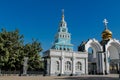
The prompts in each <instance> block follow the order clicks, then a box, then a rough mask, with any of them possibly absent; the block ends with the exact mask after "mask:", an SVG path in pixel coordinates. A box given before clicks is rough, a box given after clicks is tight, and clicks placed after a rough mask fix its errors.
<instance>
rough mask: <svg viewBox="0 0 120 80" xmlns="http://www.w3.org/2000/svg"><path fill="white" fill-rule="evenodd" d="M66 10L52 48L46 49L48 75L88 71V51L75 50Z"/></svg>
mask: <svg viewBox="0 0 120 80" xmlns="http://www.w3.org/2000/svg"><path fill="white" fill-rule="evenodd" d="M64 18H65V16H64V11H62V19H61V21H60V23H59V26H58V32H57V33H56V35H55V41H54V44H53V46H52V48H51V49H49V50H47V51H45V52H44V53H43V54H44V56H43V57H44V63H45V70H46V71H45V74H46V75H80V74H87V73H88V64H87V63H88V55H87V52H75V51H73V44H72V43H71V34H70V33H69V31H68V27H67V23H66V21H65V19H64Z"/></svg>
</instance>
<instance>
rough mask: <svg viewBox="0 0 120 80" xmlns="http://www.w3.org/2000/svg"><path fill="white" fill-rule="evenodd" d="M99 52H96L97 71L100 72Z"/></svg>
mask: <svg viewBox="0 0 120 80" xmlns="http://www.w3.org/2000/svg"><path fill="white" fill-rule="evenodd" d="M99 54H100V53H97V73H100V55H99Z"/></svg>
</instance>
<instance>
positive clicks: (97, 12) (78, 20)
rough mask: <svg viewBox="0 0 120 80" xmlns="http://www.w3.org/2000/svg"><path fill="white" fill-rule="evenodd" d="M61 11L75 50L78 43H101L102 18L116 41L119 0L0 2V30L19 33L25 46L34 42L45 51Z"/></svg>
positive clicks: (119, 33)
mask: <svg viewBox="0 0 120 80" xmlns="http://www.w3.org/2000/svg"><path fill="white" fill-rule="evenodd" d="M62 9H64V14H65V21H66V22H67V27H68V29H69V32H70V33H71V34H72V35H71V36H72V39H71V41H72V44H74V49H75V50H77V47H78V46H79V45H80V43H81V42H82V41H87V40H88V39H92V38H95V39H97V40H99V41H100V40H101V33H102V31H103V30H104V28H105V27H104V24H103V19H104V18H106V19H107V20H108V22H109V23H108V28H109V29H110V30H111V31H112V33H113V38H116V39H118V40H120V0H0V28H6V29H7V31H12V30H15V29H19V30H20V34H23V35H24V41H25V43H29V42H31V41H32V38H34V39H37V40H38V41H40V42H41V44H42V47H43V50H44V51H45V50H47V49H49V48H51V46H52V43H53V42H54V36H55V34H56V33H57V30H58V25H59V22H60V20H61V10H62Z"/></svg>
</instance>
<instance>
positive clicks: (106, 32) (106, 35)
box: [102, 19, 112, 40]
mask: <svg viewBox="0 0 120 80" xmlns="http://www.w3.org/2000/svg"><path fill="white" fill-rule="evenodd" d="M103 23H104V25H105V30H104V31H103V32H102V39H103V40H109V39H111V38H112V32H111V31H110V30H109V29H108V28H107V23H108V21H107V19H104V21H103Z"/></svg>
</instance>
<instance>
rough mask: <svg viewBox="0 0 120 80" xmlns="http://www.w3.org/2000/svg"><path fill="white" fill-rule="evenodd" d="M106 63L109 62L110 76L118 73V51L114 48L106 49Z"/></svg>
mask: <svg viewBox="0 0 120 80" xmlns="http://www.w3.org/2000/svg"><path fill="white" fill-rule="evenodd" d="M108 54H109V56H108V62H109V71H110V73H111V74H118V73H119V54H118V49H117V48H116V47H114V46H110V47H109V48H108Z"/></svg>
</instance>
